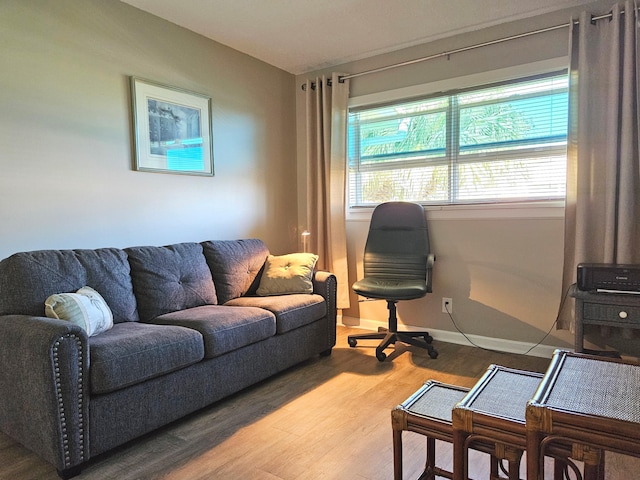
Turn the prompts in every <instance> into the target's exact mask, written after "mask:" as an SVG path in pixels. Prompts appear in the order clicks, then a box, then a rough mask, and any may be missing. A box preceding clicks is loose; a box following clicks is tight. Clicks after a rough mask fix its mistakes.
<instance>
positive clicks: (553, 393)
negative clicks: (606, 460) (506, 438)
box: [526, 350, 640, 480]
mask: <svg viewBox="0 0 640 480" xmlns="http://www.w3.org/2000/svg"><path fill="white" fill-rule="evenodd" d="M526 421H527V478H528V479H529V480H538V479H540V478H543V477H544V473H543V469H542V468H541V464H542V460H541V459H542V458H543V455H544V454H545V452H547V451H548V450H549V448H552V447H553V446H554V445H556V444H558V443H564V444H565V445H570V446H571V458H574V459H576V460H582V461H584V462H585V464H591V465H594V464H596V462H598V460H599V458H598V457H599V451H600V450H609V451H612V452H617V453H622V454H627V455H633V456H636V457H640V365H638V364H635V363H631V362H625V361H623V360H619V359H612V358H604V357H594V356H589V355H583V354H579V353H572V352H567V351H562V350H557V351H556V352H555V353H554V355H553V358H552V359H551V363H550V365H549V368H548V370H547V372H546V374H545V376H544V378H543V379H542V381H541V383H540V387H539V388H538V390H537V391H536V393H535V395H534V396H533V398H532V399H531V401H530V402H529V404H528V405H527V410H526ZM602 457H604V455H602ZM585 478H587V474H586V472H585ZM597 478H604V466H603V462H602V463H601V467H600V469H599V471H598V475H597Z"/></svg>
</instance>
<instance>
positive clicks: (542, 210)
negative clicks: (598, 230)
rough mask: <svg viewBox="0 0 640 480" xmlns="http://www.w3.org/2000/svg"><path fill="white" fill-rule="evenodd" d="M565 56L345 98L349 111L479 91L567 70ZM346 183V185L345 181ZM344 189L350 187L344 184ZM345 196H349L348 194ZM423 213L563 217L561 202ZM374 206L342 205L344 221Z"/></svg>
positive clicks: (445, 207) (488, 205)
mask: <svg viewBox="0 0 640 480" xmlns="http://www.w3.org/2000/svg"><path fill="white" fill-rule="evenodd" d="M568 64H569V60H568V57H566V56H565V57H558V58H553V59H549V60H543V61H540V62H534V63H529V64H524V65H518V66H514V67H508V68H503V69H499V70H491V71H487V72H481V73H476V74H472V75H467V76H461V77H456V78H452V79H446V80H440V81H436V82H431V83H427V84H421V85H414V86H410V87H404V88H399V89H394V90H388V91H383V92H377V93H373V94H366V95H361V96H357V97H352V98H350V99H349V109H355V108H363V107H365V108H366V107H369V106H376V105H384V104H394V103H401V102H404V101H410V99H411V98H416V97H436V96H438V95H442V94H443V93H444V94H447V93H449V92H454V91H463V90H469V89H472V88H474V87H478V88H483V87H484V86H490V85H491V84H496V83H501V82H505V81H510V80H515V79H520V78H523V77H535V76H543V75H546V74H549V73H553V72H557V71H559V70H563V69H567V68H568ZM347 183H348V182H347ZM346 188H347V190H348V189H349V188H351V187H350V185H347V187H346ZM346 193H347V198H348V195H349V194H350V192H349V191H347V192H346ZM423 205H424V208H425V210H427V211H429V212H430V215H431V216H433V217H435V218H452V219H464V218H474V219H477V218H559V217H563V216H564V206H565V201H564V199H561V200H534V201H514V202H508V201H507V202H497V203H464V204H447V205H444V204H443V205H433V204H432V203H424V204H423ZM373 208H375V205H367V206H349V205H347V206H346V210H347V218H348V219H354V220H355V219H358V218H362V216H363V215H365V216H368V214H370V212H371V211H372V210H373Z"/></svg>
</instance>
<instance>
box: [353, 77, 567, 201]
mask: <svg viewBox="0 0 640 480" xmlns="http://www.w3.org/2000/svg"><path fill="white" fill-rule="evenodd" d="M567 121H568V77H567V74H566V72H561V73H557V72H556V73H554V74H549V75H545V76H538V77H528V78H525V79H521V80H517V81H510V82H508V83H503V84H494V85H490V86H483V87H478V88H475V89H467V90H464V91H456V92H449V93H445V94H439V95H437V96H433V97H429V98H422V99H417V100H416V99H414V100H410V101H403V102H398V103H394V104H386V105H378V106H373V107H370V106H367V107H357V108H353V109H351V110H350V112H349V129H348V135H349V138H348V149H349V152H348V153H349V204H350V206H368V205H375V204H378V203H381V202H385V201H391V200H405V201H416V202H420V203H424V204H439V205H447V204H466V203H496V202H521V201H536V200H550V199H561V198H564V195H565V177H566V143H567Z"/></svg>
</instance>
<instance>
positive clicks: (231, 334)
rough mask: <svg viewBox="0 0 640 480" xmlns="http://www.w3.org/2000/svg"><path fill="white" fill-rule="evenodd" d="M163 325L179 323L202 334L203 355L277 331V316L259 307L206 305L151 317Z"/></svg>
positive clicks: (233, 347)
mask: <svg viewBox="0 0 640 480" xmlns="http://www.w3.org/2000/svg"><path fill="white" fill-rule="evenodd" d="M153 323H157V324H162V325H180V326H183V327H188V328H193V329H194V330H197V331H198V332H200V333H201V334H202V337H203V339H204V351H205V357H206V358H213V357H218V356H220V355H223V354H225V353H227V352H230V351H232V350H237V349H238V348H241V347H244V346H246V345H250V344H252V343H256V342H259V341H260V340H264V339H266V338H269V337H273V336H274V335H275V334H276V318H275V316H274V314H273V313H271V312H270V311H268V310H264V309H262V308H255V307H246V308H237V307H226V306H224V305H205V306H202V307H195V308H189V309H187V310H182V311H179V312H173V313H167V314H165V315H161V316H159V317H156V318H155V319H153Z"/></svg>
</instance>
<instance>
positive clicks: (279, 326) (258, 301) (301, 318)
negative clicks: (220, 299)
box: [225, 294, 327, 334]
mask: <svg viewBox="0 0 640 480" xmlns="http://www.w3.org/2000/svg"><path fill="white" fill-rule="evenodd" d="M225 306H231V307H259V308H263V309H265V310H269V311H270V312H272V313H273V314H274V315H275V316H276V331H277V333H279V334H280V333H285V332H288V331H290V330H293V329H295V328H298V327H302V326H304V325H308V324H310V323H313V322H315V321H316V320H320V319H321V318H323V317H324V316H326V315H327V303H326V302H325V301H324V298H322V296H320V295H316V294H312V295H308V294H292V295H280V296H272V297H240V298H235V299H233V300H230V301H228V302H227V303H225Z"/></svg>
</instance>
